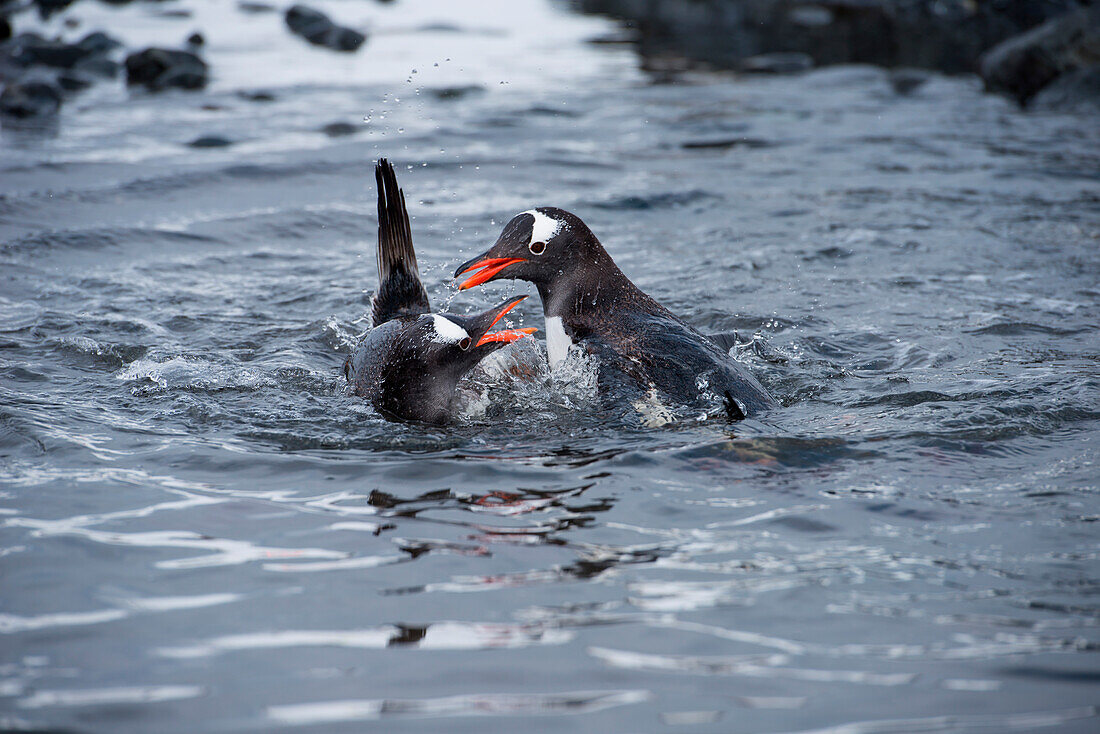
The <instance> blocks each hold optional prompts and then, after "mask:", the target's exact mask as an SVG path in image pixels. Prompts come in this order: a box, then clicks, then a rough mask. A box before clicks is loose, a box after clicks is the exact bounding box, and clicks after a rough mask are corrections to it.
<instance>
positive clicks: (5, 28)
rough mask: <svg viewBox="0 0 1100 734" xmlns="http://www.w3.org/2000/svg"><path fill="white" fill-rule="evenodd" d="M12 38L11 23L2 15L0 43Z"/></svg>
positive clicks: (0, 18)
mask: <svg viewBox="0 0 1100 734" xmlns="http://www.w3.org/2000/svg"><path fill="white" fill-rule="evenodd" d="M9 38H11V23H9V22H8V19H7V18H5V17H4V16H2V15H0V41H6V40H8V39H9Z"/></svg>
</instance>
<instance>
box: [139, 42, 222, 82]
mask: <svg viewBox="0 0 1100 734" xmlns="http://www.w3.org/2000/svg"><path fill="white" fill-rule="evenodd" d="M206 79H207V67H206V63H205V62H204V61H203V60H202V59H200V58H199V57H198V56H196V55H195V54H193V53H191V52H190V51H175V50H172V49H165V48H147V49H145V50H144V51H141V52H139V53H134V54H130V55H129V56H127V57H126V83H127V84H130V85H142V86H144V87H146V88H147V89H149V90H150V91H154V92H156V91H161V90H164V89H169V88H171V87H178V88H180V89H201V88H202V87H204V86H206Z"/></svg>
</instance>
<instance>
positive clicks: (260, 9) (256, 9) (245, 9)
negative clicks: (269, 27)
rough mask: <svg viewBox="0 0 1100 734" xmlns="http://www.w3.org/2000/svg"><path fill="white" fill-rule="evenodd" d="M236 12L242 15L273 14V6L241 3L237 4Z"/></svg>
mask: <svg viewBox="0 0 1100 734" xmlns="http://www.w3.org/2000/svg"><path fill="white" fill-rule="evenodd" d="M237 10H239V11H241V12H242V13H273V12H275V6H274V5H269V4H268V3H253V2H241V3H237Z"/></svg>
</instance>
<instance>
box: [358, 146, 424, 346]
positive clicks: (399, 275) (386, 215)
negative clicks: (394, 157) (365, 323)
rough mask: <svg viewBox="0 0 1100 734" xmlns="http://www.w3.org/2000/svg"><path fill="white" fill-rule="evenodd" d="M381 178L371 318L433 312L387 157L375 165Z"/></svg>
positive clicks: (376, 321) (402, 197)
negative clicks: (376, 261) (375, 278)
mask: <svg viewBox="0 0 1100 734" xmlns="http://www.w3.org/2000/svg"><path fill="white" fill-rule="evenodd" d="M374 178H375V180H376V181H377V182H378V290H377V291H376V292H375V294H374V297H373V298H372V299H371V322H372V324H373V325H374V326H378V325H379V324H384V323H386V322H387V321H389V320H390V319H394V318H397V317H398V316H416V315H418V314H422V313H429V312H430V311H431V306H430V305H429V304H428V293H427V292H426V291H425V290H424V286H423V284H421V282H420V271H419V269H418V268H417V267H416V252H415V251H414V250H413V242H412V228H411V227H410V226H409V213H408V212H407V211H406V210H405V194H404V193H402V191H401V189H400V188H398V186H397V176H396V175H395V174H394V172H393V166H391V165H390V163H389V161H387V160H386V159H385V158H380V159H379V160H378V165H377V166H375V167H374Z"/></svg>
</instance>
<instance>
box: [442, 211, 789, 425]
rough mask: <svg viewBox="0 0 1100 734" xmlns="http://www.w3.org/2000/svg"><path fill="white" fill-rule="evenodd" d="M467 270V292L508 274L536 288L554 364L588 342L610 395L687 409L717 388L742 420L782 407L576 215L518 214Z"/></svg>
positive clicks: (463, 269)
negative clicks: (648, 289)
mask: <svg viewBox="0 0 1100 734" xmlns="http://www.w3.org/2000/svg"><path fill="white" fill-rule="evenodd" d="M475 271H476V272H475ZM467 273H473V275H471V276H470V277H469V278H467V279H466V280H465V281H463V282H462V283H461V285H460V286H459V287H460V288H461V289H463V290H465V289H467V288H473V287H474V286H476V285H480V284H482V283H487V282H489V281H491V280H496V279H498V278H512V279H518V280H526V281H529V282H531V283H534V284H535V287H536V288H538V291H539V296H541V297H542V310H543V313H544V314H545V316H546V348H547V353H548V356H549V358H550V365H551V367H555V366H557V365H558V364H560V363H561V361H562V360H564V359H565V357H566V354H567V353H568V351H569V349H570V348H571V346H572V345H578V346H581V347H583V348H584V349H585V350H587V351H588V352H589V353H592V354H595V355H596V356H597V358H598V359H599V363H600V378H599V379H600V383H601V385H602V386H603V387H604V388H606V389H612V390H618V389H620V388H622V387H631V388H633V389H635V390H640V391H641V393H642V394H644V395H648V396H649V397H650V398H651V399H654V400H659V399H660V398H661V397H664V398H667V399H670V400H672V401H674V402H676V403H679V404H681V405H692V404H695V403H697V402H698V401H700V400H701V399H703V398H704V395H705V393H708V392H709V393H711V394H713V395H714V396H716V397H718V398H720V399H721V400H722V401H723V402H724V403H725V406H726V410H727V412H728V413H729V415H730V417H731V418H733V419H740V418H744V417H747V416H749V415H752V414H754V413H758V412H760V411H762V410H765V409H768V408H772V407H775V406H776V402H775V400H774V399H773V398H772V397H771V396H770V395H769V394H768V392H767V390H765V389H764V387H763V386H762V385H761V384H760V383H759V382H757V381H756V378H754V377H753V376H752V375H751V374H749V372H748V371H747V370H746V369H745V368H744V367H742V366H741V365H739V364H738V363H737V362H735V361H734V360H733V359H731V358H730V356H729V354H728V352H726V350H725V349H723V348H721V347H720V346H718V345H717V344H716V343H715V342H714V341H712V340H711V339H709V338H707V337H705V336H703V335H702V334H701V333H699V331H697V330H696V329H694V328H692V327H691V326H689V325H688V324H686V323H684V322H683V321H682V320H681V319H679V318H677V317H676V316H675V315H674V314H673V313H672V312H670V311H669V310H668V309H667V308H665V307H664V306H662V305H661V304H659V303H657V302H656V301H655V300H653V299H652V298H650V297H649V296H648V295H646V294H645V293H643V292H642V290H641V289H640V288H638V287H637V286H636V285H634V284H633V283H631V282H630V280H629V279H628V278H627V277H626V276H625V275H623V272H622V271H621V270H619V268H618V266H616V265H615V262H614V261H613V260H612V259H611V256H610V255H608V254H607V251H606V250H604V248H603V245H601V244H600V241H599V240H598V239H596V235H594V234H592V231H591V230H590V229H589V228H588V227H587V226H586V225H585V223H584V222H582V221H581V220H580V218H579V217H577V216H576V215H574V214H571V213H569V212H567V211H564V210H562V209H557V208H554V207H539V208H538V209H532V210H530V211H526V212H523V213H522V214H518V215H516V216H515V217H514V218H513V219H512V220H511V221H510V222H508V224H507V225H505V227H504V231H503V232H501V235H500V237H499V238H498V239H497V241H496V244H494V245H493V246H492V247H491V248H489V250H488V251H487V252H485V253H483V254H481V255H478V256H477V257H475V258H473V259H472V260H470V261H468V262H465V263H463V264H462V265H460V266H459V267H458V269H457V270H456V271H455V277H456V278H458V277H460V276H462V275H465V274H467Z"/></svg>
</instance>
